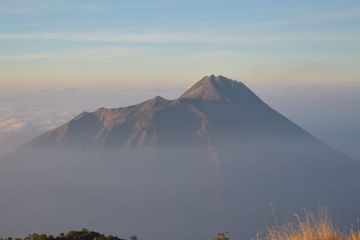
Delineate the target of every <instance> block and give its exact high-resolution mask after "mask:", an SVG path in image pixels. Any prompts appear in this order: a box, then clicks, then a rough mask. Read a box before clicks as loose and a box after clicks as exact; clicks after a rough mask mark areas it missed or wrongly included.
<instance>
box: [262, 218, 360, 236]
mask: <svg viewBox="0 0 360 240" xmlns="http://www.w3.org/2000/svg"><path fill="white" fill-rule="evenodd" d="M296 218H297V222H296V223H288V224H285V225H281V226H277V225H275V226H271V227H269V228H268V229H267V233H266V234H265V236H261V235H260V234H258V236H257V240H360V231H359V229H356V230H351V231H350V233H348V234H345V233H342V232H341V231H340V230H339V229H337V228H336V227H335V226H334V225H333V223H332V220H331V218H330V216H329V214H328V213H327V211H321V213H319V214H318V215H314V214H312V213H307V212H306V214H305V216H304V217H299V216H298V215H296Z"/></svg>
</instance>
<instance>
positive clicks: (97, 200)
mask: <svg viewBox="0 0 360 240" xmlns="http://www.w3.org/2000/svg"><path fill="white" fill-rule="evenodd" d="M288 142H289V143H288V144H286V141H283V142H281V143H276V142H271V141H269V142H266V143H264V142H262V143H260V142H257V143H256V144H255V143H249V144H246V143H242V144H234V143H224V144H223V145H217V146H210V145H209V146H205V145H204V146H194V147H189V146H186V147H185V146H176V147H157V148H150V147H149V148H145V149H141V150H139V149H138V150H134V149H133V150H114V149H112V150H103V151H94V150H84V151H80V150H79V151H65V150H49V149H48V150H45V149H37V150H34V149H33V150H22V151H18V152H16V153H14V154H10V155H8V156H6V157H5V158H3V159H2V160H1V162H0V164H1V166H0V192H1V198H0V216H1V218H0V232H1V233H2V235H5V236H6V235H7V236H10V235H11V236H24V235H27V234H28V233H31V232H45V233H54V234H56V233H59V232H66V231H68V230H69V229H81V228H83V227H86V228H89V229H92V230H95V231H100V232H104V233H109V234H117V235H121V236H129V235H131V234H136V235H138V236H140V237H142V238H144V239H146V240H155V239H158V240H165V239H169V238H170V239H174V240H180V239H184V238H185V239H186V238H187V239H211V237H212V236H213V235H214V234H215V233H217V232H219V231H229V232H230V233H231V236H232V237H233V238H234V239H236V238H238V239H250V238H251V237H255V236H254V234H255V233H256V231H257V230H259V229H264V228H265V227H266V225H267V224H269V223H272V219H273V211H272V209H275V211H276V215H277V217H278V219H279V221H282V220H285V219H289V218H291V217H292V216H293V213H295V212H300V211H301V210H302V209H303V208H304V207H306V208H308V209H316V208H318V207H320V206H323V207H328V208H329V209H330V212H331V213H333V214H334V215H335V216H336V217H338V219H339V222H340V223H341V224H344V225H349V223H351V222H355V221H356V218H357V217H359V215H360V207H359V205H358V204H357V203H358V202H360V188H359V184H358V183H359V180H360V177H358V176H359V174H358V173H359V169H360V168H359V165H358V164H357V163H356V162H355V161H352V160H351V159H348V158H347V157H345V156H343V155H341V154H339V153H337V152H336V151H333V152H331V151H330V152H329V149H328V148H327V147H326V146H325V145H324V146H322V147H321V148H319V147H318V146H316V147H313V145H314V143H299V142H297V143H294V142H293V141H292V140H291V141H288Z"/></svg>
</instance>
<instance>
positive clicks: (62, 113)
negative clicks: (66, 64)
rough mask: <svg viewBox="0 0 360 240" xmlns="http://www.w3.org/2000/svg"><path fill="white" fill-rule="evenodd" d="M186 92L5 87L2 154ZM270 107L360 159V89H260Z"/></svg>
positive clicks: (0, 96)
mask: <svg viewBox="0 0 360 240" xmlns="http://www.w3.org/2000/svg"><path fill="white" fill-rule="evenodd" d="M185 90H186V87H120V86H103V87H99V86H88V87H60V86H57V87H54V86H52V87H43V86H41V87H39V86H32V87H4V88H1V89H0V155H2V154H5V153H7V152H11V151H13V150H15V149H16V148H18V147H19V146H21V145H22V144H23V143H25V142H27V141H29V140H31V139H32V138H34V137H36V136H38V135H40V134H42V133H45V132H46V131H48V130H51V129H53V128H55V127H57V126H59V125H61V124H63V123H65V122H67V121H69V120H70V119H72V118H73V117H75V116H76V115H77V114H79V113H80V112H82V111H94V110H96V109H97V108H100V107H108V108H115V107H124V106H128V105H132V104H136V103H139V102H142V101H145V100H147V99H149V98H152V97H154V96H157V95H161V96H163V97H165V98H168V99H175V98H177V97H178V96H180V95H181V93H182V92H183V91H185ZM253 90H254V91H255V93H257V94H258V95H259V96H260V97H261V98H262V99H263V100H264V101H265V102H267V103H268V104H269V105H270V106H272V107H273V108H275V109H276V110H278V111H279V112H280V113H282V114H284V115H285V116H287V117H288V118H290V120H292V121H294V122H295V123H297V124H299V125H300V126H301V127H303V128H304V129H306V130H308V131H309V132H311V133H312V134H314V135H315V136H316V137H318V138H320V139H321V140H323V141H325V142H326V143H328V144H330V145H332V146H334V147H335V148H337V149H339V150H340V151H342V152H344V153H346V154H348V155H350V156H352V157H354V158H356V159H359V160H360V148H359V142H360V110H359V106H360V87H323V86H321V87H320V86H319V87H285V86H280V87H279V86H277V87H254V88H253Z"/></svg>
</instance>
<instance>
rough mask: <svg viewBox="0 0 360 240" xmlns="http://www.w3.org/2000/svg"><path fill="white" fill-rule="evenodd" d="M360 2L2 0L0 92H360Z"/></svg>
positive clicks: (326, 0)
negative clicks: (208, 86) (243, 87)
mask: <svg viewBox="0 0 360 240" xmlns="http://www.w3.org/2000/svg"><path fill="white" fill-rule="evenodd" d="M359 64H360V2H359V1H348V0H341V1H340V0H338V1H334V0H317V1H314V0H313V1H303V0H297V1H293V0H288V1H282V0H280V1H270V0H263V1H256V0H255V1H242V0H222V1H220V0H208V1H203V0H197V1H194V0H193V1H189V0H182V1H174V0H167V1H163V0H153V1H144V0H112V1H110V0H104V1H92V0H86V1H85V0H83V1H67V0H13V1H8V0H1V1H0V72H1V78H0V83H1V84H6V85H12V84H21V85H24V84H29V85H34V84H46V85H51V84H80V85H81V84H122V85H144V84H145V85H184V84H191V83H192V82H193V81H195V80H197V79H198V78H200V77H202V76H203V75H207V74H211V73H214V74H223V75H226V76H229V77H231V78H235V79H239V80H243V81H244V82H248V83H249V84H250V85H251V84H254V85H279V84H281V85H350V86H351V85H360V78H359V76H360V70H359V67H358V66H359Z"/></svg>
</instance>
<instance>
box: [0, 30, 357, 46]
mask: <svg viewBox="0 0 360 240" xmlns="http://www.w3.org/2000/svg"><path fill="white" fill-rule="evenodd" d="M0 40H25V41H26V40H46V41H70V42H115V43H116V42H118V43H124V42H131V43H178V44H281V43H304V42H326V43H339V42H358V41H360V35H359V34H357V33H353V34H347V35H345V36H339V35H338V34H336V33H319V32H304V33H294V34H291V33H287V34H270V35H258V34H256V35H251V34H249V35H247V36H245V35H244V36H234V35H227V34H223V35H220V34H217V35H215V34H194V33H154V34H152V33H150V34H122V33H116V32H113V33H109V32H106V33H100V32H96V33H73V32H43V33H28V34H0Z"/></svg>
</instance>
